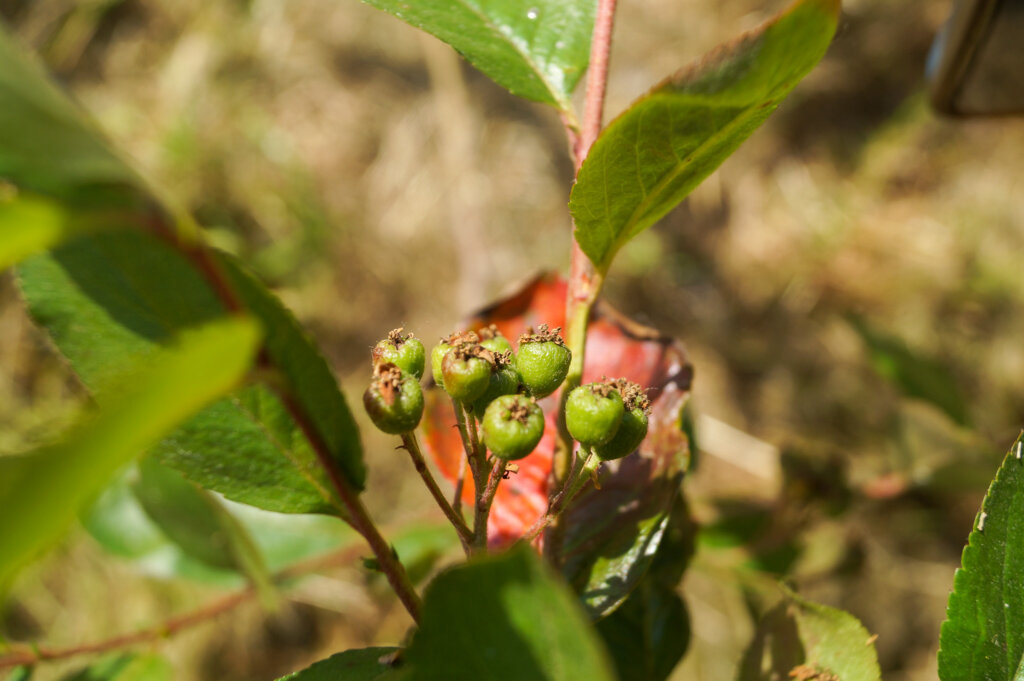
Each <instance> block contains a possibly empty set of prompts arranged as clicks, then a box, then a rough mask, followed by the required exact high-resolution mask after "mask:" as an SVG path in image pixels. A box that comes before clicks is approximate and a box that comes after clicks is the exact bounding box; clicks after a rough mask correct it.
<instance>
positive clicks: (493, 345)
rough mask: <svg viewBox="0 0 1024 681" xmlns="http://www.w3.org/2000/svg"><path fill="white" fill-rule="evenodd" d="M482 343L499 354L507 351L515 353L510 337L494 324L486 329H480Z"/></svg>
mask: <svg viewBox="0 0 1024 681" xmlns="http://www.w3.org/2000/svg"><path fill="white" fill-rule="evenodd" d="M480 345H482V346H484V347H485V348H487V349H488V350H490V351H491V352H493V353H495V354H497V355H500V354H503V353H506V352H509V353H512V354H515V353H514V352H512V344H511V343H510V342H509V341H508V338H505V337H504V336H503V335H501V331H498V327H496V326H495V325H494V324H491V325H490V326H488V327H487V328H485V329H480Z"/></svg>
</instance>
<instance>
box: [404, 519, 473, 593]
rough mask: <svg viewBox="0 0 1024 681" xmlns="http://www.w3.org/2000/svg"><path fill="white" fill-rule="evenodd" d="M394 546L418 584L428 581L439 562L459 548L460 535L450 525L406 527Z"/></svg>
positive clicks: (410, 575)
mask: <svg viewBox="0 0 1024 681" xmlns="http://www.w3.org/2000/svg"><path fill="white" fill-rule="evenodd" d="M392 542H393V546H394V548H395V552H396V553H397V554H398V557H399V558H400V559H401V561H402V565H404V566H405V571H406V572H407V573H408V574H409V579H411V580H412V581H413V583H414V584H419V583H420V582H422V581H423V580H424V579H426V578H427V577H428V576H429V575H430V572H431V570H433V569H434V566H435V565H436V564H437V562H438V561H439V560H440V559H442V558H443V557H444V556H445V555H446V554H448V553H450V552H451V551H452V550H453V549H455V548H457V547H458V546H459V538H458V535H457V534H455V532H454V531H453V530H452V526H451V525H449V524H448V523H444V524H441V525H436V524H435V525H413V526H410V527H404V528H402V530H401V531H400V532H397V533H395V536H394V538H393V539H392Z"/></svg>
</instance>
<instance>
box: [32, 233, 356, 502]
mask: <svg viewBox="0 0 1024 681" xmlns="http://www.w3.org/2000/svg"><path fill="white" fill-rule="evenodd" d="M224 267H225V271H226V272H227V273H228V274H229V276H230V277H231V280H232V282H233V283H235V284H236V286H237V288H238V292H239V295H240V296H241V297H242V298H243V300H244V301H245V302H246V304H247V305H248V306H249V307H251V308H252V311H253V313H254V314H255V315H256V316H257V317H259V318H260V319H261V321H262V322H263V324H264V327H265V328H267V329H271V331H269V332H268V337H267V340H266V342H265V352H266V353H268V354H269V355H271V356H272V358H273V359H274V360H275V361H276V362H277V363H278V364H279V365H280V366H281V367H282V371H283V372H284V373H286V374H287V376H288V377H289V378H290V379H292V380H294V382H295V383H294V385H296V386H298V389H299V390H300V397H299V398H297V399H300V400H301V401H302V403H303V404H304V405H305V404H307V403H308V404H310V405H312V406H311V408H310V414H311V419H312V420H313V421H314V423H313V426H314V427H315V428H317V429H318V432H320V433H321V436H322V438H323V439H324V440H325V441H326V442H328V443H329V445H330V446H331V451H332V453H334V455H335V456H336V459H337V460H338V461H339V463H340V464H341V466H342V470H343V471H345V472H346V473H347V474H349V475H350V476H352V483H353V486H356V487H360V486H361V485H362V480H363V472H362V470H363V469H362V456H361V451H360V446H359V440H358V436H357V434H356V431H355V425H354V422H353V420H352V417H351V414H350V413H349V412H348V409H347V407H346V406H345V402H344V398H343V397H342V396H341V393H340V391H339V390H338V386H337V383H336V382H335V381H334V377H333V375H332V374H331V373H330V371H329V369H328V367H327V365H326V363H325V362H324V360H323V359H322V358H321V357H320V356H319V355H318V353H317V351H316V350H315V348H314V347H313V346H312V344H311V342H310V341H309V340H308V339H307V338H306V336H305V335H304V334H303V333H302V332H301V330H300V329H299V327H298V324H297V323H296V322H295V320H294V319H293V318H292V317H291V315H290V314H288V313H287V311H286V310H285V309H284V308H283V307H282V306H281V305H280V303H278V302H277V300H276V299H275V298H274V297H273V295H272V294H271V293H270V292H269V291H266V289H263V288H262V287H260V286H259V285H258V284H257V283H256V282H255V281H254V280H252V279H251V278H249V277H248V276H247V275H245V274H243V273H242V272H241V270H240V268H238V267H237V266H236V265H234V264H233V263H231V262H229V261H226V260H225V262H224ZM19 275H20V277H19V280H20V284H21V288H22V291H23V292H24V295H25V299H26V301H27V302H28V305H29V311H30V313H31V314H32V316H33V317H34V318H35V320H36V321H37V322H38V323H39V324H40V325H41V326H43V327H44V328H46V330H47V331H48V332H49V333H50V335H51V337H52V338H53V340H54V342H55V343H56V345H57V347H58V348H59V349H60V350H61V352H62V353H63V354H64V355H65V356H66V357H67V358H68V359H69V360H70V362H71V365H72V367H73V368H74V369H75V371H76V373H77V374H78V375H79V377H80V378H81V379H82V381H83V382H84V383H85V384H86V386H87V387H88V388H89V389H90V390H92V391H93V393H94V394H95V395H96V396H97V399H100V400H101V401H102V399H103V398H104V395H105V390H104V387H105V384H106V382H107V381H108V380H109V377H110V376H111V375H113V374H116V372H117V370H118V368H119V367H121V366H123V363H124V362H130V361H140V360H141V359H142V358H145V357H148V356H150V355H151V354H152V353H154V352H156V351H157V350H158V349H159V348H160V347H161V345H162V344H163V343H166V342H167V341H168V339H169V338H171V337H172V336H173V334H174V333H175V332H177V331H179V330H181V329H184V328H188V327H190V326H193V325H195V324H199V323H202V322H204V321H207V320H210V319H215V318H218V317H221V316H222V315H224V314H225V311H224V307H223V305H222V303H221V302H220V300H219V299H218V298H217V297H216V296H215V295H214V293H213V292H212V291H211V290H210V287H209V286H208V285H207V283H206V281H205V280H204V279H203V278H202V276H201V275H200V274H199V273H198V272H197V271H196V270H194V269H193V268H192V266H191V264H190V263H189V262H188V261H187V260H186V259H185V258H184V257H183V256H181V255H180V254H178V253H177V252H176V251H174V250H173V249H171V248H170V247H169V246H168V245H166V244H165V243H163V242H160V241H157V240H156V239H154V238H151V237H149V236H147V235H146V234H143V233H141V232H132V231H125V232H108V233H103V234H96V235H91V236H87V237H79V238H76V239H73V240H71V241H69V242H66V243H65V244H63V245H62V246H60V247H58V248H57V249H55V250H54V251H53V252H52V253H51V254H48V255H40V256H36V257H33V258H30V259H29V260H27V261H25V262H24V263H23V264H22V265H21V266H20V267H19ZM156 455H157V457H158V458H159V459H160V461H161V462H163V463H165V464H167V465H169V466H171V467H173V468H177V469H178V470H180V471H181V472H182V473H184V474H185V475H186V477H188V478H189V479H190V480H192V481H193V482H196V483H198V484H200V485H202V486H204V487H207V488H210V489H213V490H216V491H218V492H221V493H222V494H224V495H225V496H227V497H228V498H230V499H234V500H236V501H240V502H243V503H248V504H252V505H254V506H259V507H262V508H266V509H268V510H271V511H281V512H291V513H334V514H338V515H341V514H342V507H341V504H340V502H338V501H337V500H336V498H335V497H334V495H333V493H332V491H331V488H330V485H329V484H328V482H327V478H326V475H325V474H324V472H323V471H322V469H321V468H320V466H319V464H318V463H317V461H316V457H315V455H314V454H313V451H312V449H311V448H310V445H309V442H308V441H307V440H306V438H305V436H304V434H303V433H302V430H301V429H300V428H299V426H298V425H297V424H296V423H295V422H294V420H293V419H292V418H291V416H290V415H289V413H288V410H287V409H286V408H285V406H284V405H283V404H282V403H281V400H280V399H279V398H278V397H277V395H276V394H275V393H274V392H272V391H271V390H270V389H269V388H267V387H266V386H265V385H262V384H258V383H257V384H251V385H247V386H246V387H244V388H242V389H240V390H238V391H236V392H235V393H234V394H233V395H232V396H231V397H230V398H227V399H224V400H221V401H220V402H217V403H216V404H214V405H211V406H210V407H209V408H207V409H206V410H204V411H203V412H201V413H200V414H198V415H196V416H195V417H194V418H192V419H190V420H189V421H188V422H186V423H185V424H184V425H183V426H182V427H181V428H179V429H178V430H176V431H175V432H174V433H173V434H172V435H171V436H169V437H168V438H167V439H165V440H164V441H163V442H162V443H161V444H160V445H159V446H158V447H157V450H156Z"/></svg>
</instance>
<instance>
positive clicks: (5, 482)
mask: <svg viewBox="0 0 1024 681" xmlns="http://www.w3.org/2000/svg"><path fill="white" fill-rule="evenodd" d="M258 343H259V331H258V329H257V326H256V325H255V324H254V323H253V322H252V321H251V320H248V319H234V320H230V321H219V322H215V323H211V324H208V325H206V326H204V327H201V328H198V329H194V330H191V331H188V332H186V333H183V334H182V336H181V339H180V342H179V343H178V344H177V345H176V346H175V347H173V348H171V349H167V350H162V351H160V352H158V353H154V354H153V355H151V357H150V362H148V363H147V364H146V365H145V366H144V368H143V369H141V370H139V371H135V372H131V374H130V375H127V376H125V375H122V377H121V380H120V386H121V388H120V390H118V391H113V390H111V392H112V394H111V395H110V396H108V399H107V400H106V401H105V405H104V408H103V409H102V410H101V412H100V414H99V415H98V416H97V417H96V418H95V419H94V420H92V421H91V422H88V423H87V424H86V425H84V426H83V427H82V428H81V429H79V430H77V431H75V432H73V433H72V434H70V435H69V436H68V437H67V438H66V439H65V440H64V442H63V443H61V444H57V445H54V446H51V447H48V448H45V449H43V450H41V451H38V452H36V453H33V454H27V455H22V456H9V457H3V458H0V506H2V507H3V508H5V509H8V511H7V512H8V514H9V518H10V519H11V520H12V522H9V523H7V524H6V527H5V530H4V532H3V533H2V534H0V582H3V581H5V578H6V577H8V576H9V575H10V574H11V573H12V572H13V570H14V569H16V568H17V567H19V566H20V565H21V564H22V563H23V562H24V561H25V560H27V559H28V558H29V557H31V555H32V554H34V553H35V552H37V551H38V550H40V549H41V548H43V547H44V546H45V545H46V544H48V543H49V542H51V541H52V540H53V539H54V538H55V537H56V536H57V535H58V534H59V533H60V531H61V530H63V529H64V527H65V526H66V525H67V524H68V523H69V522H70V521H71V519H72V518H73V517H74V516H75V514H76V513H77V512H78V510H79V508H80V507H81V506H82V505H83V504H84V503H85V502H86V501H87V500H88V499H89V497H91V496H92V495H93V494H94V493H95V492H96V491H97V490H98V489H99V487H100V486H102V485H103V483H105V482H106V481H107V480H108V479H109V478H110V477H111V475H113V473H114V472H115V471H116V470H117V469H118V468H120V467H121V466H123V465H124V464H125V462H127V461H129V460H130V459H131V458H132V457H134V456H136V455H137V454H139V453H140V452H141V451H143V450H144V449H146V448H147V447H149V446H151V445H152V444H153V443H154V442H155V441H156V440H158V439H159V438H160V437H161V436H162V435H163V434H164V433H166V432H167V431H168V430H170V429H171V428H173V427H174V426H175V425H177V424H178V423H179V422H181V421H182V420H183V419H185V418H187V417H188V416H189V415H190V414H192V413H194V412H195V411H197V410H199V409H201V408H202V407H203V406H205V405H206V404H208V403H209V402H210V401H212V400H214V399H216V398H217V397H219V396H221V395H223V394H224V393H226V392H228V391H229V390H231V389H232V388H234V387H235V386H236V385H237V384H238V382H239V381H240V380H241V378H242V377H243V376H244V375H245V374H246V372H247V371H248V369H249V367H250V364H251V362H252V359H253V357H254V354H255V351H256V348H257V347H258Z"/></svg>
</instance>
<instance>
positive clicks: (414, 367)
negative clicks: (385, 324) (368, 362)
mask: <svg viewBox="0 0 1024 681" xmlns="http://www.w3.org/2000/svg"><path fill="white" fill-rule="evenodd" d="M372 354H373V363H374V364H375V365H376V364H394V365H396V366H397V367H398V368H399V369H401V370H402V373H404V374H406V375H407V376H414V377H415V378H416V380H419V379H421V378H423V366H424V365H425V364H426V352H425V351H424V349H423V343H421V342H420V341H419V340H418V339H416V338H413V336H412V334H408V335H406V334H403V333H402V329H395V330H394V331H392V332H391V333H389V334H388V337H387V338H385V339H384V340H382V341H380V342H379V343H377V345H376V346H374V348H373V353H372Z"/></svg>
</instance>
